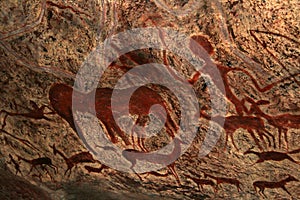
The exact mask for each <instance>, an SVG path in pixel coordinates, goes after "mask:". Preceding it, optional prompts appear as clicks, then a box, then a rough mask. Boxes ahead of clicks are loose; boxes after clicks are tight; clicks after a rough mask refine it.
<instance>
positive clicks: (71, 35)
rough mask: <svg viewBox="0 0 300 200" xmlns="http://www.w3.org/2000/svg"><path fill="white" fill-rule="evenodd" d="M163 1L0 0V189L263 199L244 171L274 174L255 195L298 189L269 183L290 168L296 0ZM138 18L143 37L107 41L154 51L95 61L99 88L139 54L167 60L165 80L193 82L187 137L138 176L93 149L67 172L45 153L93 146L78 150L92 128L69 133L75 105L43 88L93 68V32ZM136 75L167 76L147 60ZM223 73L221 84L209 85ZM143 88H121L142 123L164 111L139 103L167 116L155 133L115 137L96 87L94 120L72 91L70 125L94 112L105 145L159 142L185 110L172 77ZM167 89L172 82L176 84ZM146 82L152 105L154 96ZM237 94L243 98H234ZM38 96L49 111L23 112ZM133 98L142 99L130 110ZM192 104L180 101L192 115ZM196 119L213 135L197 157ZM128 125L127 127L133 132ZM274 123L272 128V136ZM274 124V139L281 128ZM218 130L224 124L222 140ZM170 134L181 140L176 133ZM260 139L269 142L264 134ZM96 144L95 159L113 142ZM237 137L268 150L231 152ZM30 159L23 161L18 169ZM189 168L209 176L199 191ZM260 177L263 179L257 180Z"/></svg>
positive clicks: (100, 35)
mask: <svg viewBox="0 0 300 200" xmlns="http://www.w3.org/2000/svg"><path fill="white" fill-rule="evenodd" d="M168 2H169V3H167V1H164V0H151V1H144V0H117V1H113V0H109V1H104V0H103V1H102V0H89V1H83V0H82V1H81V0H78V1H70V0H68V1H63V2H61V1H41V0H34V1H25V0H24V1H14V0H7V1H2V2H0V8H1V14H0V69H1V70H0V73H1V75H0V84H1V87H0V91H1V96H0V98H1V101H0V109H1V113H0V119H1V121H0V123H1V124H0V125H1V132H0V133H1V134H0V143H1V145H0V152H1V169H0V174H1V177H2V178H1V193H0V196H1V199H41V198H42V199H86V198H87V199H150V198H151V199H153V198H155V199H160V198H161V199H260V198H264V195H263V194H262V193H259V192H258V191H257V192H256V191H255V188H254V186H253V184H254V182H256V181H268V182H270V183H269V184H271V185H272V184H273V185H274V186H275V188H273V189H269V188H266V189H265V191H264V193H265V198H267V199H298V198H299V196H300V183H299V181H291V182H287V183H286V185H285V187H286V189H287V191H288V192H286V191H285V190H284V189H282V186H283V184H282V183H284V182H280V181H281V180H284V179H286V178H287V177H288V176H289V175H290V176H292V177H294V178H295V179H297V180H300V172H299V163H300V151H299V148H300V146H299V142H300V132H299V130H300V117H299V116H300V101H299V99H300V89H299V87H300V85H299V84H300V79H299V71H300V60H299V53H300V49H299V46H300V45H299V43H300V41H299V33H300V30H299V29H300V24H299V19H298V18H299V14H300V11H299V5H298V4H299V3H298V1H297V0H291V1H283V2H278V1H274V0H268V1H263V0H261V1H239V0H237V1H233V0H226V1H221V0H219V1H218V0H211V1H207V0H205V1H201V2H197V1H192V0H190V1H185V0H172V1H168ZM145 27H154V28H153V29H152V31H153V34H149V35H146V34H145V35H143V34H144V33H141V35H140V36H141V38H147V40H146V41H144V40H142V39H141V38H140V37H135V38H126V39H124V40H122V41H118V42H119V43H120V44H118V45H120V46H121V44H123V45H124V44H128V43H129V41H135V42H137V41H140V40H142V41H143V42H144V43H145V44H146V43H147V44H149V45H150V44H151V45H154V44H158V45H159V46H160V47H162V48H164V50H163V49H156V48H154V47H153V48H152V47H148V48H143V49H139V50H135V51H131V52H129V53H126V54H121V55H120V56H119V58H118V59H115V60H113V62H112V63H111V64H110V66H107V69H106V71H105V73H104V75H103V76H102V77H101V79H100V81H99V84H98V87H99V88H110V89H113V88H114V87H115V86H116V84H117V83H118V81H119V80H120V79H121V77H122V76H123V75H124V74H126V73H127V72H128V71H129V70H130V69H135V67H136V66H138V65H143V64H147V63H160V64H164V65H167V66H168V67H167V69H168V70H169V74H171V76H172V77H177V79H178V80H177V81H178V82H176V84H177V83H179V82H180V81H182V80H189V82H190V83H191V85H192V88H193V90H194V91H195V95H196V102H198V103H199V106H200V108H201V109H202V111H201V117H200V119H199V124H192V125H193V126H199V127H198V129H197V133H196V136H195V138H194V139H193V140H192V141H190V142H191V144H188V146H189V148H188V149H187V151H185V152H184V153H183V155H181V156H177V157H178V159H176V161H175V162H174V168H172V166H169V167H164V168H162V169H161V170H158V171H156V172H151V173H149V174H140V175H139V176H140V178H141V179H140V178H139V176H138V175H136V174H134V173H126V172H122V171H118V170H116V169H114V168H112V167H104V165H102V164H101V163H100V162H98V161H95V160H93V159H96V157H97V156H96V155H94V154H93V159H89V160H88V162H83V161H82V160H81V161H74V160H75V159H73V160H72V159H69V162H71V163H73V164H74V165H76V166H74V168H72V170H71V171H70V175H69V172H68V173H66V174H65V171H66V170H67V168H68V167H69V165H68V164H67V162H66V159H64V158H63V157H62V156H61V155H59V153H57V154H56V153H55V150H54V146H53V144H55V148H56V149H57V150H58V151H59V152H62V154H63V155H65V156H66V157H67V158H71V156H73V155H76V154H78V153H80V152H86V151H88V150H89V151H90V152H91V153H95V152H92V151H91V149H87V147H86V146H85V144H87V143H89V144H91V143H92V142H93V139H94V138H96V137H95V135H96V136H97V134H98V132H97V131H96V130H95V129H94V128H93V127H87V129H86V130H82V131H83V132H82V134H84V132H85V131H87V132H88V133H89V135H91V136H90V137H89V139H87V141H84V140H82V138H81V137H79V136H80V134H78V133H76V132H75V131H74V130H75V129H76V126H75V125H74V124H72V123H73V117H74V116H75V114H74V113H73V114H74V115H72V113H71V109H72V103H71V92H72V91H70V93H68V91H67V90H66V89H64V90H57V94H55V95H52V96H51V94H49V90H50V88H51V86H53V84H55V83H61V84H63V85H65V86H68V87H72V86H73V85H74V83H75V79H76V74H78V72H79V71H80V70H81V69H82V68H83V66H87V65H88V64H90V66H92V67H97V66H98V67H99V66H100V69H104V68H106V66H102V65H101V64H102V63H100V64H99V63H98V62H101V59H99V60H98V58H97V57H95V58H94V60H93V57H91V54H92V52H94V51H95V50H96V49H97V47H99V44H103V41H105V40H106V39H107V38H114V35H115V34H117V33H122V32H124V31H127V30H131V29H133V28H145ZM157 27H165V28H169V29H170V30H174V31H178V33H180V34H181V35H180V36H182V37H183V36H186V38H180V37H179V38H178V41H184V40H187V41H189V38H193V39H194V40H195V41H194V42H195V43H198V44H200V45H201V46H202V48H200V49H199V48H197V47H195V48H196V49H193V46H192V45H190V46H189V43H186V44H184V45H186V46H184V45H182V46H180V45H177V46H176V42H174V41H173V40H172V38H173V39H174V38H176V37H173V36H172V35H171V34H173V32H172V33H167V32H166V31H165V30H166V29H156V28H157ZM170 38H171V39H170ZM181 39H182V40H181ZM107 41H108V40H106V42H107ZM176 41H177V39H176ZM107 43H108V42H107ZM107 43H105V44H107ZM120 46H117V47H114V49H113V51H112V52H118V49H117V48H118V47H120ZM132 48H134V47H132ZM171 49H172V50H176V52H174V51H171ZM186 49H191V51H190V52H193V53H194V54H195V55H193V56H191V57H189V56H188V54H186ZM197 49H198V50H197ZM109 50H111V49H109ZM106 53H109V51H107V52H106ZM197 55H198V56H200V60H201V59H202V67H201V69H200V71H201V74H200V75H199V74H198V75H199V77H198V78H197V73H196V72H197V69H198V68H197V67H199V66H193V63H191V62H189V61H191V60H192V61H193V62H196V61H197V59H199V57H197ZM89 56H90V57H89ZM203 63H204V64H203ZM96 64H99V65H96ZM205 64H206V65H205ZM91 70H95V72H94V71H92V73H91V75H92V76H91V77H93V76H95V77H97V73H98V72H99V71H97V69H96V68H91ZM214 70H215V71H214ZM174 71H176V74H177V75H179V77H178V76H177V75H176V74H175V73H174ZM215 72H218V73H215ZM174 74H175V75H174ZM146 75H147V76H149V77H151V75H152V76H154V77H155V78H156V79H155V80H161V79H166V77H167V76H164V74H157V73H155V72H154V71H151V70H148V71H146ZM146 75H145V72H144V74H143V73H139V72H132V73H131V75H130V76H129V78H127V79H124V80H123V82H122V85H121V86H122V88H121V89H123V91H124V90H126V89H128V88H130V87H131V86H135V84H137V81H146V82H148V83H151V82H150V78H149V77H147V76H146ZM202 75H203V76H202ZM82 82H83V81H82V80H81V81H79V82H77V83H78V84H79V85H76V87H79V86H82V85H80V84H81V83H82ZM83 84H84V83H83ZM86 84H87V85H88V84H90V82H88V83H86ZM222 85H224V87H225V89H224V88H223V89H224V90H225V92H224V91H223V92H222V87H221V86H222ZM84 86H86V85H84ZM176 86H177V85H176ZM86 87H87V86H86ZM147 87H148V88H151V91H154V93H152V92H150V93H147V94H149V95H147V96H143V95H136V96H135V97H134V98H133V99H132V100H131V102H130V103H131V105H133V106H132V107H131V108H132V110H131V111H132V112H131V115H132V117H133V118H134V119H135V120H137V121H136V123H137V125H140V126H145V125H147V124H148V123H149V121H150V120H153V118H154V119H155V117H156V119H157V118H158V120H156V122H157V124H155V125H157V126H159V125H161V124H163V123H162V122H163V120H162V119H161V118H160V116H164V113H160V114H161V115H159V116H154V115H153V114H150V115H149V116H148V115H147V114H148V110H149V108H150V107H151V105H152V104H156V105H157V104H159V105H161V106H162V107H164V108H165V110H166V113H165V114H168V116H169V118H167V122H166V124H169V126H168V125H166V127H164V128H162V129H161V130H160V131H159V133H158V134H157V135H156V136H153V137H150V138H147V139H146V140H145V141H144V142H145V144H144V147H143V146H142V145H138V140H137V138H136V137H134V138H133V139H134V140H132V138H131V136H128V135H126V137H128V140H129V141H130V143H131V144H126V142H125V140H124V137H122V132H121V131H118V128H116V127H114V126H115V123H114V122H113V121H111V120H110V119H111V118H112V116H111V113H110V112H109V109H110V105H108V103H107V102H106V101H107V100H110V96H109V95H107V96H105V95H102V94H104V93H99V99H101V100H98V101H97V100H96V103H98V104H96V109H97V108H99V110H97V112H99V113H101V117H99V116H98V115H97V117H98V118H99V119H101V120H97V118H96V119H95V117H92V116H90V115H85V114H84V113H85V112H89V110H84V109H88V108H93V106H90V107H89V106H88V105H91V104H89V102H88V100H89V99H88V98H87V101H86V102H85V100H86V99H85V96H83V98H79V99H80V100H82V101H83V103H82V104H80V105H87V106H83V108H84V109H83V110H81V113H80V112H79V113H77V115H76V116H77V117H78V118H79V119H80V121H81V122H83V123H85V122H87V121H93V123H96V124H100V125H101V127H103V129H104V132H105V133H106V135H107V138H108V139H111V138H112V137H111V135H109V134H110V131H111V130H113V131H111V134H115V136H116V138H117V142H116V143H115V145H116V146H118V147H119V148H120V149H122V150H124V149H136V150H138V151H142V150H143V148H144V150H145V149H147V150H148V151H155V150H159V149H161V148H162V147H164V146H165V145H166V144H168V143H169V142H170V141H171V140H172V136H171V134H172V133H173V134H175V135H176V137H177V135H178V134H176V130H177V131H178V129H176V125H174V123H175V124H176V123H177V124H178V123H179V122H182V121H184V120H187V121H188V119H189V118H192V117H191V116H188V117H189V118H188V119H181V118H180V117H181V116H182V115H183V113H184V112H187V111H186V110H184V111H180V106H182V105H180V98H177V97H175V95H174V91H172V89H170V88H169V89H167V88H165V87H162V86H158V85H155V84H148V85H147ZM178 88H180V90H181V89H182V88H181V87H179V86H178ZM71 90H72V89H71ZM182 91H184V90H183V89H182ZM142 93H143V91H142ZM144 93H146V92H144ZM58 94H62V96H59V95H58ZM156 94H158V95H159V96H160V97H161V98H162V99H163V100H164V102H165V103H161V101H158V100H157V99H158V98H154V96H155V95H156ZM225 94H226V95H225ZM64 95H65V96H64ZM151 95H152V96H151ZM212 96H214V97H215V103H216V104H217V105H226V107H222V106H219V107H218V106H215V104H213V105H212V104H211V101H213V100H212ZM152 97H153V98H152ZM190 97H191V96H189V95H186V96H185V100H186V102H188V103H190V104H189V105H193V103H192V101H193V99H191V98H190ZM68 98H69V99H68ZM135 98H136V99H135ZM51 99H52V100H53V101H55V100H57V99H58V100H57V101H58V102H59V103H60V104H59V106H58V107H56V108H54V106H53V103H51ZM66 99H67V100H66ZM141 99H144V101H143V100H141ZM242 99H247V100H246V101H245V102H243V101H242ZM262 100H263V101H262ZM32 102H34V103H32ZM103 102H104V103H103ZM116 102H117V104H118V106H119V108H120V109H121V111H122V112H123V111H124V110H125V109H126V108H127V107H126V106H127V105H126V102H125V101H124V100H123V99H120V100H118V99H117V100H116ZM102 104H103V105H102ZM43 105H45V106H46V107H45V108H44V112H45V113H48V114H44V115H39V114H43V113H41V112H37V113H36V112H33V111H41V110H39V109H37V106H38V107H42V106H43ZM97 105H98V106H99V107H97ZM134 105H141V107H140V108H139V107H138V108H136V107H134ZM253 105H254V106H253ZM255 105H256V106H255ZM196 107H197V106H196ZM100 108H101V111H100ZM107 108H108V109H107ZM151 108H152V107H151ZM251 108H252V109H251ZM105 109H107V110H108V111H106V110H105ZM259 109H261V110H259ZM104 110H105V111H104ZM158 110H159V109H158ZM154 111H155V109H154ZM193 111H194V110H193V109H191V113H193ZM196 111H197V110H196ZM122 112H121V113H122ZM19 113H29V114H19ZM220 113H223V114H224V115H222V116H223V118H222V117H221V118H220V119H221V120H222V119H223V120H225V124H224V125H222V124H221V126H220V124H219V123H218V122H217V123H216V121H217V118H212V116H215V115H217V114H220ZM97 114H98V113H97ZM198 114H199V113H198ZM153 116H154V117H153ZM230 116H233V117H230ZM151 117H152V118H151ZM224 117H226V118H224ZM127 119H128V118H122V116H121V117H120V120H121V121H122V120H123V121H122V124H123V125H124V126H125V129H126V131H125V132H126V133H127V132H128V131H130V130H131V128H132V127H131V126H129V128H128V126H127V125H126V123H127V122H128V121H126V120H127ZM85 120H86V121H85ZM174 126H175V127H174ZM152 127H154V128H155V126H154V124H151V127H150V128H152ZM123 128H124V127H123ZM172 128H173V129H172ZM177 128H178V127H177ZM181 128H185V127H181ZM209 129H211V130H212V134H213V136H216V138H217V139H216V140H217V141H216V144H214V141H210V140H209V141H208V146H207V147H210V145H212V149H211V150H210V151H209V154H208V155H207V156H205V157H198V152H199V150H200V149H201V147H202V146H203V142H204V141H206V140H205V138H206V137H207V135H208V130H209ZM134 130H136V133H141V132H142V131H140V132H139V130H138V129H134ZM151 130H152V129H151ZM252 131H253V133H252ZM279 131H282V136H281V137H279ZM125 132H124V133H125ZM231 132H232V135H233V137H232V138H231V137H230V134H231ZM267 132H269V133H270V134H271V135H270V134H269V135H268V134H267ZM285 132H286V133H287V139H285V138H284V135H285ZM263 133H265V134H266V136H264V140H265V142H266V144H264V143H263V138H262V137H260V135H261V134H263ZM218 134H220V138H219V139H218V137H217V136H218ZM253 134H254V137H253ZM226 135H229V141H228V142H227V143H226ZM85 136H87V135H85ZM272 136H273V137H274V139H275V143H274V141H272ZM180 138H181V139H183V140H185V139H186V138H184V133H183V134H181V136H180ZM212 138H214V137H212ZM268 139H269V140H270V143H271V145H268ZM280 141H281V145H280V144H279V142H280ZM206 144H207V143H206ZM234 144H235V146H236V148H235V146H234ZM287 147H288V148H287ZM104 148H105V147H104ZM107 148H108V149H107V150H105V152H108V153H107V157H110V155H112V154H110V153H111V152H110V149H109V147H107ZM95 149H96V148H95ZM249 149H251V150H252V151H255V152H269V154H268V158H263V160H262V161H263V162H260V163H257V164H254V163H255V162H256V161H257V160H258V159H259V157H258V156H257V155H255V154H244V152H246V151H247V150H249ZM176 150H178V149H176V148H171V150H170V151H168V153H166V154H162V155H167V156H168V155H172V153H170V152H172V151H173V152H175V151H176ZM179 150H181V149H179ZM297 150H298V151H297ZM275 152H279V153H277V154H276V153H275ZM279 154H280V155H279ZM41 157H44V158H45V157H47V158H48V159H49V158H50V159H51V163H52V164H53V165H54V166H55V167H57V172H56V170H55V169H54V168H55V167H53V166H52V165H51V164H49V162H46V161H45V160H44V161H40V163H36V162H37V161H36V160H37V159H39V158H41ZM19 158H21V159H19ZM22 158H23V159H22ZM168 158H169V157H168ZM25 159H27V161H25ZM85 159H87V158H85ZM276 159H277V161H276ZM28 160H29V162H28ZM70 160H72V161H70ZM112 160H114V158H112ZM34 162H35V163H34ZM115 162H118V160H115ZM156 162H157V161H156ZM138 163H139V161H138ZM35 164H36V167H33V169H32V170H31V167H32V166H34V165H35ZM131 164H132V163H131V162H130V161H129V162H127V165H128V166H130V165H131ZM156 164H157V163H156ZM253 164H254V165H253ZM87 166H88V167H87ZM101 166H102V167H103V169H102V170H101V172H100V173H95V172H91V171H90V173H89V169H90V170H94V171H97V169H99V168H100V167H101ZM91 167H92V168H91ZM99 171H100V169H99ZM158 173H160V174H158ZM14 174H16V175H14ZM164 174H166V175H164ZM176 175H178V178H177V179H176ZM213 177H217V178H213ZM222 178H228V179H222ZM198 179H205V180H208V181H206V183H207V184H208V185H203V186H204V188H203V189H201V187H200V188H197V181H199V180H198ZM218 180H219V181H220V183H221V182H222V181H223V182H224V183H221V184H219V185H218V189H217V190H215V185H216V184H217V183H218V182H217V181H218ZM179 182H180V183H181V185H179ZM237 183H240V189H239V187H237V186H236V184H237ZM210 184H212V185H213V187H211V186H210ZM264 185H265V186H266V183H265V184H264ZM289 193H290V194H289Z"/></svg>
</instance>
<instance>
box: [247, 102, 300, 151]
mask: <svg viewBox="0 0 300 200" xmlns="http://www.w3.org/2000/svg"><path fill="white" fill-rule="evenodd" d="M245 101H248V102H249V103H251V107H250V109H249V111H248V113H249V114H255V115H256V116H258V117H263V118H265V119H266V120H267V121H268V123H269V124H270V125H272V126H274V127H276V128H277V129H278V140H279V147H280V146H281V134H282V133H283V135H284V138H285V142H286V146H287V149H288V148H289V145H288V138H287V133H288V129H289V128H298V129H299V128H300V115H292V114H282V115H275V116H272V115H269V114H266V113H265V112H263V111H262V110H261V108H260V107H259V106H260V105H266V104H269V103H270V102H269V101H266V100H260V101H257V102H255V101H253V100H252V99H251V98H245Z"/></svg>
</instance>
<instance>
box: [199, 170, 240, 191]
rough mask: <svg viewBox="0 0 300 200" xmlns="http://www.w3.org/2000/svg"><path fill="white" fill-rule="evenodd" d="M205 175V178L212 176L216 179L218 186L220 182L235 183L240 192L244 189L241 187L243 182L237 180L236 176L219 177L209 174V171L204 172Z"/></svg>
mask: <svg viewBox="0 0 300 200" xmlns="http://www.w3.org/2000/svg"><path fill="white" fill-rule="evenodd" d="M204 177H205V178H207V177H209V178H211V179H214V180H216V181H217V186H218V185H219V184H222V183H227V184H231V185H235V186H236V188H237V190H238V192H239V191H240V190H242V189H241V186H240V185H241V182H240V181H239V180H237V179H234V178H227V177H217V176H213V175H210V174H207V173H205V172H204Z"/></svg>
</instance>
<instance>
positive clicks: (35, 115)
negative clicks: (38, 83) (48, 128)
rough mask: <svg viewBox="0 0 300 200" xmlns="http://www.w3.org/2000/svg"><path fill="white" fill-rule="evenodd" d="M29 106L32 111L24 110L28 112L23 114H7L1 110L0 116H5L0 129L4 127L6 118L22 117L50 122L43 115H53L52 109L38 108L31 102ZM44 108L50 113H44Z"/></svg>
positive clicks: (44, 106) (43, 106)
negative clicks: (2, 114)
mask: <svg viewBox="0 0 300 200" xmlns="http://www.w3.org/2000/svg"><path fill="white" fill-rule="evenodd" d="M30 105H31V107H32V109H28V108H26V109H27V110H28V112H24V113H18V112H8V111H6V110H1V111H0V114H1V113H4V114H5V116H4V119H3V124H2V129H3V128H4V127H5V125H6V119H7V117H8V116H22V117H27V118H32V119H45V120H48V121H50V119H49V118H48V117H46V116H45V115H49V114H54V112H53V111H52V109H51V108H50V107H49V106H46V105H42V106H40V107H39V106H38V105H37V104H36V103H35V102H33V101H30ZM22 107H23V106H22ZM45 108H48V109H49V110H51V112H44V111H45Z"/></svg>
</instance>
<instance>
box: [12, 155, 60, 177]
mask: <svg viewBox="0 0 300 200" xmlns="http://www.w3.org/2000/svg"><path fill="white" fill-rule="evenodd" d="M17 157H18V160H23V161H25V162H27V163H29V164H30V165H31V168H30V170H29V172H28V174H30V172H31V171H32V170H33V169H36V167H37V166H43V165H47V166H49V167H51V168H52V169H54V171H55V173H56V171H57V167H56V166H55V165H53V164H52V160H51V159H50V158H48V157H40V158H36V159H32V160H29V159H26V158H23V157H21V156H19V155H17ZM44 169H45V168H44ZM46 170H47V169H46Z"/></svg>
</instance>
